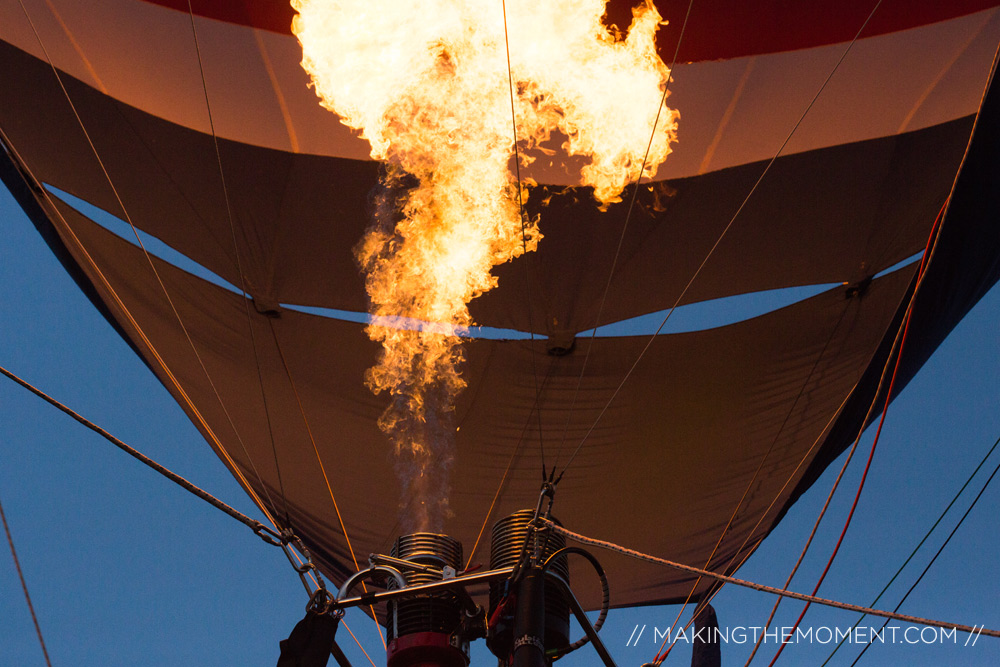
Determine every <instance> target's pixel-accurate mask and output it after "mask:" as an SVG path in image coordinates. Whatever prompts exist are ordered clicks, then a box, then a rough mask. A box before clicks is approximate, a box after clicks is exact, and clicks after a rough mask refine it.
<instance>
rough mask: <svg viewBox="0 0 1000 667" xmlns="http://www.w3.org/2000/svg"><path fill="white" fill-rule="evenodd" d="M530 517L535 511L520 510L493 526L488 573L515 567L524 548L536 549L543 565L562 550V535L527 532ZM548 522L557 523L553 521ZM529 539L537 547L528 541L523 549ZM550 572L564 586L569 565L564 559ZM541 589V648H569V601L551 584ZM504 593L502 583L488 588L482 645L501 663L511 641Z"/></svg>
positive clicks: (511, 615) (510, 617)
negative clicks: (542, 598)
mask: <svg viewBox="0 0 1000 667" xmlns="http://www.w3.org/2000/svg"><path fill="white" fill-rule="evenodd" d="M534 517H535V510H530V509H526V510H520V511H518V512H514V513H513V514H511V515H510V516H507V517H505V518H503V519H500V520H499V521H497V522H496V523H495V524H494V525H493V533H492V539H491V542H490V569H491V570H495V569H498V568H503V567H509V566H511V565H516V564H517V563H518V561H519V560H520V559H521V556H522V555H523V551H524V549H525V548H527V549H528V551H529V552H531V551H533V550H534V549H535V548H536V546H537V548H538V552H539V556H540V559H541V560H542V561H544V560H545V559H547V558H548V557H549V556H551V555H552V554H554V553H555V552H556V551H558V550H559V549H561V548H563V547H564V546H566V539H565V538H564V537H563V536H562V535H557V534H552V533H546V534H545V535H544V536H539V535H538V534H537V533H534V532H533V531H532V530H531V522H532V521H533V519H534ZM552 521H555V522H556V523H559V522H558V521H556V520H555V519H554V518H553V519H552ZM529 535H534V539H536V540H540V541H539V543H538V544H537V545H536V544H535V543H534V541H532V542H531V543H529V544H527V545H525V542H526V541H527V540H528V538H529ZM550 569H551V571H552V572H553V573H554V574H557V575H559V576H560V577H562V579H563V580H564V581H566V583H567V584H568V583H569V565H568V564H567V562H566V559H559V560H556V561H555V562H553V563H552V567H551V568H550ZM544 589H545V593H544V597H545V608H544V617H545V621H544V627H545V639H544V643H545V647H546V648H548V649H559V648H563V647H565V646H567V645H568V644H569V600H568V599H567V597H566V594H565V593H564V592H563V591H562V589H561V588H560V587H559V586H558V585H556V584H555V583H554V582H551V581H546V582H545V583H544ZM508 593H509V591H508V590H507V584H506V582H494V583H491V584H490V610H489V619H490V624H489V635H488V636H487V639H486V643H487V645H488V646H489V648H490V651H492V652H493V654H494V655H496V656H497V657H499V658H501V660H503V659H504V658H505V657H506V656H509V655H510V654H511V652H512V651H513V649H514V641H515V640H514V625H515V623H514V615H515V606H514V605H513V604H511V603H510V602H511V598H510V597H508Z"/></svg>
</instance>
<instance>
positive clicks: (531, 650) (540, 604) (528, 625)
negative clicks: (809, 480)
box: [512, 567, 546, 667]
mask: <svg viewBox="0 0 1000 667" xmlns="http://www.w3.org/2000/svg"><path fill="white" fill-rule="evenodd" d="M515 609H516V611H515V614H514V651H513V654H512V658H513V659H512V664H513V667H545V665H546V660H545V573H544V571H543V570H542V568H540V567H531V568H529V569H528V570H527V571H525V572H524V573H523V575H522V577H521V581H520V582H518V584H517V606H516V608H515Z"/></svg>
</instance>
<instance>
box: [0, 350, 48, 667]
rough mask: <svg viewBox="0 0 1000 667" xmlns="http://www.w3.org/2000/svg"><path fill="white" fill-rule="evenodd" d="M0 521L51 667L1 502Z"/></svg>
mask: <svg viewBox="0 0 1000 667" xmlns="http://www.w3.org/2000/svg"><path fill="white" fill-rule="evenodd" d="M0 370H2V369H0ZM0 519H2V520H3V530H4V532H5V533H7V544H9V545H10V555H11V556H13V557H14V568H15V569H16V570H17V578H18V579H20V580H21V590H23V591H24V599H25V601H26V602H27V603H28V611H29V612H31V622H32V623H34V624H35V634H37V635H38V643H39V644H41V646H42V654H43V655H44V656H45V664H46V665H48V667H52V661H51V660H49V651H48V649H47V648H45V638H44V637H42V626H40V625H39V624H38V616H36V615H35V605H33V604H32V603H31V595H30V594H29V593H28V584H27V583H26V582H25V581H24V572H22V571H21V561H20V559H18V557H17V549H15V548H14V538H13V537H11V534H10V526H8V525H7V515H6V514H5V513H4V511H3V503H2V502H0Z"/></svg>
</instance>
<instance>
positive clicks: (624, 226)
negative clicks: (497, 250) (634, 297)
mask: <svg viewBox="0 0 1000 667" xmlns="http://www.w3.org/2000/svg"><path fill="white" fill-rule="evenodd" d="M693 6H694V0H689V1H688V7H687V12H686V13H685V14H684V22H683V23H681V32H680V34H679V35H678V36H677V46H676V47H675V48H674V57H673V59H672V60H671V61H670V69H669V70H668V73H667V81H666V84H665V85H664V86H663V96H662V97H660V105H659V106H658V107H657V108H656V118H655V119H654V120H653V129H652V131H651V132H650V134H649V143H647V144H646V152H645V153H644V154H643V156H642V166H640V167H639V175H638V177H637V178H636V179H635V187H634V188H633V189H632V196H631V197H630V198H629V203H628V209H627V210H626V212H625V222H623V223H622V231H621V234H619V235H618V245H617V247H616V248H615V254H614V257H613V258H612V260H611V269H610V270H609V271H608V280H607V282H605V284H604V293H603V294H601V302H600V304H599V305H598V307H597V316H596V317H595V318H594V328H593V329H592V330H591V332H590V339H589V340H588V342H587V352H586V353H585V354H584V355H583V363H582V364H581V366H580V375H579V377H578V378H577V380H576V389H575V390H574V391H573V398H572V400H571V401H570V404H569V410H568V411H567V415H566V424H565V426H563V432H562V438H561V439H560V441H559V449H558V450H556V462H555V463H554V464H553V466H552V473H553V475H554V474H555V468H556V466H558V464H559V455H561V454H562V448H563V445H564V444H565V443H566V434H567V433H568V432H569V423H570V418H571V417H572V415H573V408H575V407H576V401H577V398H578V397H579V395H580V389H581V388H582V387H583V377H584V374H585V373H586V372H587V362H588V361H589V360H590V352H591V350H593V348H594V338H596V337H597V327H598V326H599V325H600V323H601V315H602V314H603V313H604V306H605V304H606V303H607V300H608V293H609V292H610V291H611V280H612V279H613V278H614V276H615V269H616V268H617V267H618V257H619V256H620V255H621V251H622V244H623V243H624V242H625V232H626V231H627V230H628V223H629V221H630V220H631V219H632V210H633V209H634V208H635V200H636V197H637V196H638V194H639V187H640V185H641V183H640V181H642V173H643V172H644V171H645V170H646V163H647V162H648V161H649V151H650V150H652V147H653V140H654V139H655V138H656V126H657V125H658V124H659V122H660V114H661V113H662V112H663V105H664V104H666V102H667V95H669V94H670V82H671V80H672V79H673V76H672V75H673V73H674V67H675V66H676V65H677V57H678V55H680V52H681V42H682V41H683V40H684V32H685V31H686V30H687V24H688V19H689V18H690V17H691V8H692V7H693ZM566 465H567V467H568V466H569V464H568V463H567V464H566ZM560 476H561V475H560Z"/></svg>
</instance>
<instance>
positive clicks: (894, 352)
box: [746, 201, 947, 666]
mask: <svg viewBox="0 0 1000 667" xmlns="http://www.w3.org/2000/svg"><path fill="white" fill-rule="evenodd" d="M946 207H947V201H946V202H945V204H944V205H943V206H942V207H941V209H940V210H939V211H938V214H937V216H936V217H935V219H934V224H933V225H931V231H930V234H929V235H928V237H927V244H926V246H925V247H924V253H923V257H921V259H920V265H919V267H917V273H916V284H915V285H914V288H913V293H912V294H911V295H910V298H909V300H908V302H907V305H906V315H905V318H904V321H903V323H902V324H901V325H900V326H899V327H898V328H897V330H896V337H895V339H894V340H893V343H892V346H891V347H890V349H889V354H888V355H887V356H886V361H885V365H884V366H883V367H882V375H881V377H880V378H879V384H878V386H877V387H876V390H875V393H874V395H873V396H872V401H871V404H870V405H869V406H868V412H867V413H866V414H865V418H864V419H863V420H862V421H861V426H860V428H859V429H858V435H857V437H856V438H855V439H854V444H853V445H852V446H851V451H850V453H849V454H848V456H847V459H846V460H845V461H844V464H843V466H841V468H840V472H839V473H838V475H837V479H836V480H835V481H834V483H833V487H832V488H831V489H830V492H829V493H828V494H827V497H826V502H825V503H824V504H823V509H822V510H821V511H820V513H819V516H818V517H816V521H815V523H814V524H813V528H812V531H811V532H810V534H809V538H808V539H807V540H806V543H805V545H804V546H803V548H802V553H801V554H800V555H799V559H798V561H797V562H796V563H795V566H794V567H793V568H792V571H791V573H789V575H788V579H787V581H786V582H785V585H786V586H788V584H790V583H791V580H792V577H794V576H795V573H796V571H797V570H798V568H799V566H800V565H801V563H802V561H803V559H804V558H805V556H806V552H807V551H808V550H809V547H810V545H811V544H812V540H813V537H814V536H815V535H816V532H817V530H818V529H819V525H820V522H821V521H822V520H823V517H824V516H825V515H826V511H827V509H828V508H829V506H830V503H831V502H832V500H833V496H834V494H835V493H836V491H837V488H838V487H839V486H840V481H841V479H842V478H843V476H844V473H845V472H846V471H847V467H848V465H849V464H850V462H851V460H852V458H853V457H854V453H855V451H857V448H858V444H859V443H860V442H861V436H862V434H863V433H864V430H865V425H866V424H867V423H868V419H869V417H870V416H871V415H872V413H873V411H874V409H875V406H876V405H877V404H878V397H879V396H880V395H881V393H882V387H883V385H884V383H885V380H886V377H889V386H888V388H887V389H886V394H885V404H884V406H883V408H882V417H881V419H879V424H878V428H877V429H876V430H875V436H874V438H873V439H872V446H871V450H870V451H869V452H868V460H867V461H866V463H865V467H864V471H863V473H862V475H861V480H860V481H859V483H858V489H857V491H856V492H855V494H854V502H853V503H852V504H851V509H850V511H849V512H848V514H847V518H846V519H845V522H844V527H843V528H842V529H841V531H840V536H839V537H838V538H837V543H836V545H835V546H834V548H833V552H832V553H831V554H830V558H829V560H827V563H826V566H825V567H824V569H823V573H822V574H821V575H820V577H819V581H817V582H816V586H815V588H814V589H813V594H814V595H815V594H816V593H817V592H818V591H819V587H820V585H821V584H822V583H823V580H824V579H825V578H826V575H827V573H828V572H829V571H830V567H831V566H832V565H833V560H834V558H836V556H837V553H838V552H839V550H840V545H841V544H842V543H843V540H844V536H845V535H846V534H847V529H848V527H849V526H850V525H851V520H852V519H853V517H854V511H855V509H856V508H857V506H858V501H859V500H860V498H861V491H862V490H863V489H864V486H865V480H866V479H867V477H868V471H869V470H870V468H871V463H872V459H873V458H874V456H875V448H876V447H877V446H878V442H879V437H880V436H881V434H882V426H883V424H885V418H886V416H887V414H888V412H889V402H890V399H891V398H892V390H893V388H894V386H895V383H896V375H897V372H898V371H899V366H900V363H901V362H902V358H903V347H904V345H905V343H906V334H907V332H908V331H909V329H910V320H911V318H912V315H913V305H914V303H915V300H916V296H917V293H918V292H919V291H920V286H921V285H922V284H923V279H924V275H925V274H924V272H925V270H926V269H927V265H928V264H929V262H930V259H931V257H932V256H933V253H934V249H935V247H936V244H937V238H938V234H939V230H940V223H941V220H942V218H943V216H944V211H945V209H946ZM894 356H895V364H893V357H894ZM890 366H891V367H892V374H891V376H890V375H889V372H888V371H889V368H890ZM780 603H781V600H780V599H779V600H777V601H776V602H775V605H774V608H773V609H772V610H771V615H770V616H769V617H768V620H767V623H766V624H765V627H766V626H767V624H769V623H770V622H771V620H772V619H773V618H774V615H775V613H776V612H777V611H778V605H779V604H780ZM808 609H809V605H808V604H807V605H806V607H805V608H804V609H803V610H802V612H801V614H800V615H799V617H798V619H797V620H796V621H795V626H794V627H795V628H796V629H797V628H798V626H799V623H801V621H802V619H803V618H804V617H805V614H806V611H808ZM793 631H794V630H793ZM760 646H761V643H760V642H759V641H758V642H757V644H756V645H755V646H754V650H753V651H752V652H751V654H750V657H749V658H748V659H747V662H746V665H747V666H749V665H750V661H751V660H753V657H754V655H755V654H756V652H757V650H758V648H759V647H760ZM782 651H783V648H782V647H779V648H778V651H777V653H776V654H775V655H774V657H773V658H772V660H771V663H770V665H771V666H773V665H774V663H775V662H776V661H777V660H778V657H779V656H780V655H781V653H782Z"/></svg>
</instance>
